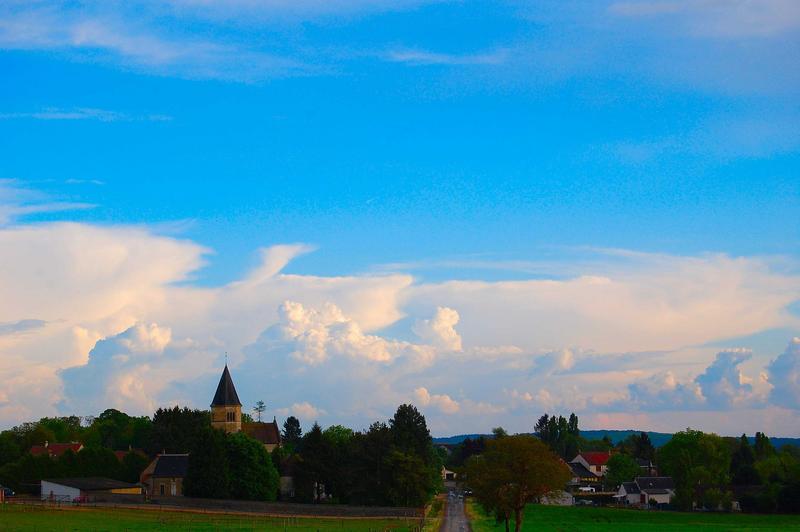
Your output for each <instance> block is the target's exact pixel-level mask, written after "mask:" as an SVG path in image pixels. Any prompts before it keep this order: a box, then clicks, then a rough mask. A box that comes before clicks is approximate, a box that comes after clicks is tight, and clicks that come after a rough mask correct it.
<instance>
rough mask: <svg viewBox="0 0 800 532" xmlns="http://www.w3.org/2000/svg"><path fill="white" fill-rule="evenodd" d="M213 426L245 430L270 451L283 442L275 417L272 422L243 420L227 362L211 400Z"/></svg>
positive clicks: (236, 430) (227, 429)
mask: <svg viewBox="0 0 800 532" xmlns="http://www.w3.org/2000/svg"><path fill="white" fill-rule="evenodd" d="M211 426H212V427H214V428H215V429H222V430H224V431H225V432H228V433H232V432H244V433H245V434H247V435H248V436H250V437H251V438H254V439H256V440H258V441H260V442H261V443H262V444H264V447H265V448H266V449H267V451H268V452H271V451H272V450H273V449H274V448H275V447H278V446H280V444H281V432H280V430H279V429H278V422H277V420H276V419H275V418H274V417H273V419H272V422H271V423H263V422H260V421H253V422H243V421H242V403H241V401H239V395H238V394H237V393H236V387H235V386H234V385H233V379H232V378H231V372H230V371H229V370H228V365H227V364H225V369H224V370H222V376H221V377H220V379H219V384H218V385H217V392H216V393H215V394H214V399H213V400H212V401H211Z"/></svg>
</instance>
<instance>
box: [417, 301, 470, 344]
mask: <svg viewBox="0 0 800 532" xmlns="http://www.w3.org/2000/svg"><path fill="white" fill-rule="evenodd" d="M457 324H458V312H456V311H455V310H453V309H451V308H447V307H437V308H436V314H435V315H434V316H433V318H431V319H429V320H417V323H416V324H414V328H413V330H414V333H416V335H417V336H419V337H420V339H422V340H423V341H425V342H427V343H430V344H431V345H433V346H434V347H436V348H438V349H441V350H442V351H461V350H462V348H461V336H460V335H459V334H458V332H457V331H456V330H455V326H456V325H457Z"/></svg>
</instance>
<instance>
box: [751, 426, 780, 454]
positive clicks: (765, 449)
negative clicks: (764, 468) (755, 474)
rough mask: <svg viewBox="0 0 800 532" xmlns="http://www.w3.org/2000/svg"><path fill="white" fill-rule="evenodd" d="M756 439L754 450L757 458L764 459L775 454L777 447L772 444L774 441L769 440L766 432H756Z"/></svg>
mask: <svg viewBox="0 0 800 532" xmlns="http://www.w3.org/2000/svg"><path fill="white" fill-rule="evenodd" d="M755 440H756V441H755V444H754V445H753V450H754V451H755V454H756V458H758V459H759V460H763V459H765V458H769V457H770V456H773V455H774V454H775V447H773V446H772V442H770V441H769V438H768V437H767V435H766V434H764V433H763V432H756V438H755Z"/></svg>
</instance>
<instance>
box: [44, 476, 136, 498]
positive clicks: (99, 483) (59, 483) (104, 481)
mask: <svg viewBox="0 0 800 532" xmlns="http://www.w3.org/2000/svg"><path fill="white" fill-rule="evenodd" d="M41 488H42V493H41V496H42V500H43V501H45V500H50V501H58V502H73V501H81V500H88V499H89V498H90V497H92V496H96V495H99V494H108V493H124V494H128V495H139V494H141V493H142V488H141V487H139V486H137V485H135V484H128V483H127V482H121V481H119V480H113V479H110V478H103V477H86V478H56V479H44V480H42V483H41Z"/></svg>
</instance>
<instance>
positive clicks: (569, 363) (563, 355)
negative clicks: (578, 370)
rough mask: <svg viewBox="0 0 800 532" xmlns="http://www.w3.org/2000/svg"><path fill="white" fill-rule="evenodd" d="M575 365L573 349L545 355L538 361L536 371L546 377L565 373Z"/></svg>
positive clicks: (538, 358)
mask: <svg viewBox="0 0 800 532" xmlns="http://www.w3.org/2000/svg"><path fill="white" fill-rule="evenodd" d="M574 365H575V355H574V354H573V352H572V350H571V349H560V350H558V351H551V352H549V353H545V354H544V355H541V356H540V357H537V359H536V371H540V372H542V373H544V374H545V375H552V374H554V373H563V372H565V371H567V370H570V369H572V367H573V366H574Z"/></svg>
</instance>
